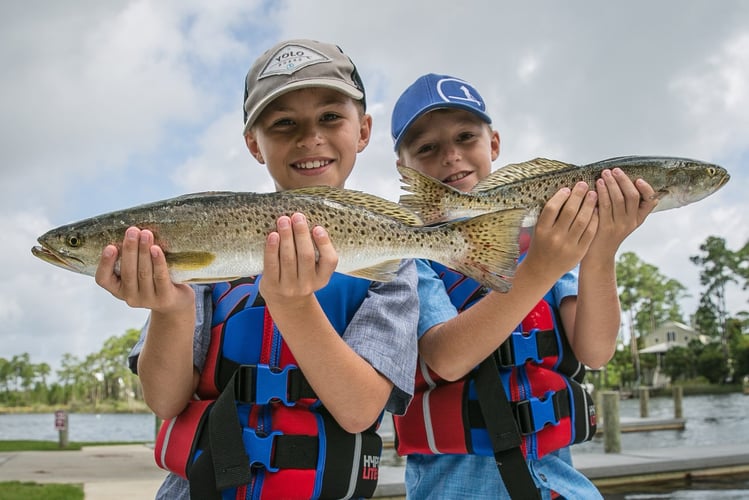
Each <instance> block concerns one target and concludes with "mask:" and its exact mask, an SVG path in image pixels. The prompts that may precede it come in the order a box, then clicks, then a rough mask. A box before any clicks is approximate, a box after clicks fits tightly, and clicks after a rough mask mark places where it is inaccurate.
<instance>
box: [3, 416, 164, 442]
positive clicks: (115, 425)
mask: <svg viewBox="0 0 749 500" xmlns="http://www.w3.org/2000/svg"><path fill="white" fill-rule="evenodd" d="M155 425H156V424H155V417H154V416H153V415H151V414H144V413H136V414H132V413H101V414H89V413H70V414H69V415H68V440H69V441H78V442H83V443H90V442H95V441H100V442H115V441H120V442H122V441H125V442H128V441H135V442H150V441H153V440H154V433H155V430H154V429H155ZM58 438H59V432H58V431H57V430H56V429H55V415H54V413H16V414H8V415H3V414H0V441H7V440H17V439H29V440H35V441H57V440H58Z"/></svg>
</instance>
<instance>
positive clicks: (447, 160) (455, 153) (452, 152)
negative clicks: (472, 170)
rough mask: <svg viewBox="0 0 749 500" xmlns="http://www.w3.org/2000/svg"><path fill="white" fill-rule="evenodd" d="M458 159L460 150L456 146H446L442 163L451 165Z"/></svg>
mask: <svg viewBox="0 0 749 500" xmlns="http://www.w3.org/2000/svg"><path fill="white" fill-rule="evenodd" d="M458 160H460V151H459V150H458V148H454V147H451V148H447V149H446V150H445V155H444V157H443V163H444V164H445V165H451V164H452V163H454V162H456V161H458Z"/></svg>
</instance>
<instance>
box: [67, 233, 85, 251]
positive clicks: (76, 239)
mask: <svg viewBox="0 0 749 500" xmlns="http://www.w3.org/2000/svg"><path fill="white" fill-rule="evenodd" d="M67 244H68V246H70V247H73V248H78V247H79V246H81V245H83V236H81V235H80V234H70V235H68V239H67Z"/></svg>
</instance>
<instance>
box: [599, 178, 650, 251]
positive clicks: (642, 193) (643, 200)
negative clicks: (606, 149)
mask: <svg viewBox="0 0 749 500" xmlns="http://www.w3.org/2000/svg"><path fill="white" fill-rule="evenodd" d="M596 191H597V192H598V217H599V223H598V231H597V232H596V236H595V238H594V239H593V242H592V243H591V244H590V250H589V254H590V255H594V256H600V257H603V258H612V257H613V256H614V255H615V254H616V251H617V250H618V249H619V245H621V243H622V242H623V241H624V239H625V238H626V237H627V236H629V235H630V234H632V232H633V231H634V230H635V229H637V228H638V227H639V226H640V225H641V224H642V223H643V222H644V221H645V218H646V217H647V216H648V215H649V214H650V212H652V211H653V209H654V208H655V206H656V205H657V204H658V200H657V199H655V198H654V195H655V191H654V190H653V188H652V187H651V186H650V184H648V183H647V182H645V181H644V180H642V179H637V180H636V181H635V182H632V180H631V179H630V178H629V177H627V175H626V174H625V173H624V172H623V171H622V170H621V169H619V168H615V169H613V170H608V169H607V170H604V171H603V172H601V178H600V179H598V180H597V181H596Z"/></svg>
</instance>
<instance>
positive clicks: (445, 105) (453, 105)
mask: <svg viewBox="0 0 749 500" xmlns="http://www.w3.org/2000/svg"><path fill="white" fill-rule="evenodd" d="M436 109H460V110H463V111H468V112H469V113H472V114H474V115H476V116H478V117H479V118H481V119H482V120H483V121H485V122H486V123H489V124H491V122H492V119H491V117H490V116H489V115H487V114H486V113H484V112H483V111H481V110H480V109H476V108H475V107H473V106H469V105H467V104H460V103H457V102H435V103H432V104H430V105H428V106H424V107H423V108H421V109H420V110H419V111H418V112H417V113H414V115H413V116H412V117H411V119H409V120H408V121H407V122H406V124H405V125H404V126H403V128H402V129H401V133H400V134H399V135H398V137H396V139H395V146H394V148H395V151H396V152H397V151H398V149H399V148H400V145H401V142H403V138H404V137H405V135H406V132H407V131H408V129H409V128H411V125H413V124H414V122H415V121H416V120H418V119H419V118H421V117H422V116H424V115H425V114H427V113H429V112H430V111H434V110H436Z"/></svg>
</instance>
